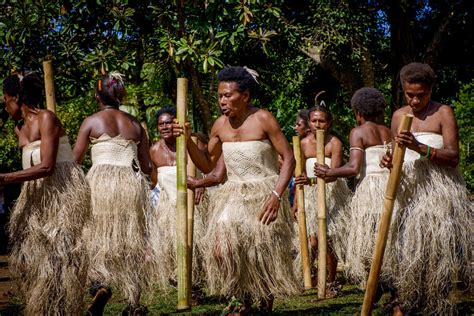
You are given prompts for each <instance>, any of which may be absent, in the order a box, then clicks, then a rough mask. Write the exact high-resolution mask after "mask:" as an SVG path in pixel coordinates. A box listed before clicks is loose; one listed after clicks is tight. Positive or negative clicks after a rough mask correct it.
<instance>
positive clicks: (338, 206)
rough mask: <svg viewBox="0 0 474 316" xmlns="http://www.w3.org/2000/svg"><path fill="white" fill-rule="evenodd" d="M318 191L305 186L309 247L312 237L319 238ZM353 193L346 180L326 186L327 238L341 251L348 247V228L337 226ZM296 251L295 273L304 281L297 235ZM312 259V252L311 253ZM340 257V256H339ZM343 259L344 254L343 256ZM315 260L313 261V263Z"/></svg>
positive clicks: (339, 180) (314, 187) (295, 241)
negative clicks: (346, 240)
mask: <svg viewBox="0 0 474 316" xmlns="http://www.w3.org/2000/svg"><path fill="white" fill-rule="evenodd" d="M317 191H318V189H317V186H309V185H305V186H304V200H305V213H306V230H307V234H308V247H311V245H310V244H309V237H310V236H315V237H317V236H318V224H319V223H318V201H317V200H318V192H317ZM351 195H352V193H351V191H350V190H349V188H348V187H347V184H346V181H345V180H344V179H337V180H336V181H334V182H330V183H328V184H326V210H327V215H326V220H327V236H328V241H329V242H330V243H331V246H332V247H333V249H335V250H337V251H341V252H342V249H345V247H346V245H345V243H344V242H343V239H344V236H345V235H346V233H345V231H346V226H345V225H337V223H338V222H340V221H341V218H342V217H343V212H344V208H345V206H346V204H347V202H348V201H349V198H350V197H351ZM294 227H295V230H296V231H298V223H295V226H294ZM294 244H295V249H296V252H297V254H298V255H297V257H296V259H295V262H294V266H295V273H296V274H297V275H298V278H299V279H302V277H303V275H302V270H301V256H300V242H299V235H298V234H296V237H295V239H294ZM309 255H310V257H312V252H311V250H310V252H309ZM338 257H339V256H338ZM341 257H342V254H341ZM314 259H315V258H312V259H311V262H313V260H314Z"/></svg>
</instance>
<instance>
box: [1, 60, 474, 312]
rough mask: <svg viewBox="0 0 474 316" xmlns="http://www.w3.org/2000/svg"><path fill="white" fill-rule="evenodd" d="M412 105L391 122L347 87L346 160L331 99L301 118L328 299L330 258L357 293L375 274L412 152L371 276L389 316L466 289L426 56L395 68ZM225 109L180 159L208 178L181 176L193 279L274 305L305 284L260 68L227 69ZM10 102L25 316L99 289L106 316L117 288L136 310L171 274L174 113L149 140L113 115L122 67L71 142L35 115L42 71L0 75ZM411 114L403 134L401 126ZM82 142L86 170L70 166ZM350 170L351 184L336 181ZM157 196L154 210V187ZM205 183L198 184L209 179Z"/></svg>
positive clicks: (285, 169)
mask: <svg viewBox="0 0 474 316" xmlns="http://www.w3.org/2000/svg"><path fill="white" fill-rule="evenodd" d="M400 76H401V81H402V83H403V89H404V94H405V98H406V101H407V105H406V106H404V107H402V108H400V109H399V110H397V111H396V112H395V113H394V114H393V117H392V126H391V129H390V128H388V127H386V126H385V125H384V123H383V122H384V117H383V114H384V108H385V99H384V97H383V95H382V94H381V93H380V92H379V91H378V90H376V89H374V88H362V89H360V90H358V91H357V92H355V94H354V95H353V97H352V99H351V106H352V109H353V111H354V115H355V118H356V121H357V127H355V128H354V129H353V130H352V131H351V133H350V135H349V142H350V148H349V152H350V156H349V161H348V162H347V163H346V164H343V154H342V153H343V145H342V142H341V140H339V139H338V138H337V137H335V136H333V135H332V134H331V125H332V123H333V120H332V115H331V113H330V111H329V110H328V108H327V107H326V106H324V105H316V106H315V107H312V108H310V109H308V110H307V111H305V112H302V113H300V114H301V115H299V117H298V120H297V130H299V134H300V138H301V146H302V154H303V158H304V159H305V172H304V175H302V176H300V177H297V178H296V179H295V182H296V184H298V185H304V192H305V201H298V200H296V201H295V204H297V203H305V206H306V214H307V227H308V237H309V241H310V245H311V247H310V248H311V254H312V258H313V259H314V258H316V252H317V242H318V240H317V234H316V231H317V225H316V223H317V221H316V216H317V215H316V213H317V210H316V205H317V202H316V200H317V197H316V194H315V192H316V187H315V185H314V183H315V181H314V180H315V178H316V177H321V178H323V179H325V180H326V183H327V184H326V190H327V195H326V197H327V210H328V237H329V243H328V248H329V252H328V272H329V273H328V287H329V288H328V291H327V292H328V295H331V293H336V292H337V291H338V286H337V282H336V267H337V264H338V262H343V263H344V270H345V273H346V275H347V276H348V278H349V279H351V280H353V281H354V282H357V283H359V284H360V285H361V286H362V287H364V286H365V282H366V279H367V276H368V272H369V269H370V262H371V257H372V253H373V249H374V243H375V235H376V231H377V226H378V222H379V219H380V215H381V211H382V203H383V198H384V196H383V195H384V190H385V187H386V183H387V179H388V176H389V174H390V168H391V150H392V147H393V144H394V143H395V142H397V143H399V144H402V145H404V146H406V147H407V153H406V156H405V163H404V166H403V176H402V185H401V187H400V190H399V192H398V195H397V201H396V203H395V210H394V215H393V219H392V223H391V229H390V235H389V240H388V243H387V247H386V251H385V256H384V264H383V267H382V275H381V282H380V285H381V286H380V291H379V294H381V293H382V292H383V291H390V292H391V294H392V295H391V300H390V309H391V311H392V312H393V313H394V314H401V313H403V312H409V311H416V312H422V313H427V314H433V313H434V314H446V313H455V312H456V307H455V296H454V295H453V293H454V292H455V291H456V290H458V289H463V288H464V289H465V288H467V287H468V286H469V282H470V281H469V278H470V274H471V273H470V272H471V271H470V259H471V257H470V256H471V244H470V238H471V237H472V204H471V203H470V202H469V199H468V196H467V190H466V188H465V185H464V182H463V179H462V177H461V175H460V173H459V172H458V170H457V169H456V166H457V164H458V161H459V144H458V141H459V140H458V131H457V126H456V119H455V117H454V113H453V110H452V109H451V107H449V106H447V105H443V104H440V103H438V102H435V101H433V100H431V92H432V88H433V85H434V83H435V75H434V72H433V70H432V69H431V68H430V67H429V66H428V65H426V64H420V63H412V64H408V65H406V66H405V67H403V69H402V70H401V72H400ZM218 81H219V85H218V101H219V106H220V109H221V112H222V115H221V116H220V117H219V118H218V119H217V120H216V121H215V123H214V125H213V127H212V130H211V132H210V135H209V138H207V137H206V136H205V135H199V134H198V136H199V137H198V138H197V141H195V140H193V139H192V138H191V137H187V150H188V153H189V156H190V157H191V159H192V160H193V162H194V163H195V165H196V167H197V168H198V169H199V170H200V171H201V173H202V174H203V176H201V177H198V178H189V179H188V188H191V189H193V190H195V191H196V204H197V207H196V212H195V219H194V222H195V226H194V227H195V231H194V240H195V243H194V246H193V273H192V276H193V284H194V285H196V286H198V287H200V288H202V289H204V290H205V292H206V294H207V295H218V296H221V297H226V298H229V299H230V298H231V297H234V298H237V300H238V301H239V302H240V303H239V304H234V305H233V306H232V307H230V308H229V312H230V313H232V312H234V313H241V314H251V313H252V312H253V308H257V309H259V310H260V311H262V312H270V311H271V310H272V307H273V300H274V298H277V297H278V298H285V297H288V296H290V295H296V294H298V293H301V291H302V278H301V272H300V269H301V266H300V264H299V263H298V257H299V256H298V255H295V252H298V249H297V247H295V244H296V243H297V242H295V240H296V239H297V235H296V234H295V229H294V217H295V214H294V213H292V211H291V208H290V200H289V197H288V190H287V187H288V183H289V181H290V179H291V178H292V176H293V172H294V167H295V159H294V155H293V152H292V150H291V148H290V145H289V143H288V141H287V140H286V138H285V136H284V135H283V133H282V131H281V129H280V126H279V124H278V123H277V121H276V119H275V118H274V116H273V115H272V114H271V113H270V112H268V111H266V110H264V109H260V108H256V107H254V106H253V105H252V102H251V100H252V97H253V93H254V89H255V88H256V84H257V81H256V78H255V72H253V71H252V72H249V71H248V69H246V68H245V67H225V68H224V69H222V70H221V71H220V72H219V74H218ZM3 93H4V99H5V106H6V110H7V112H8V113H9V114H10V116H11V118H12V119H13V120H15V122H16V127H15V132H16V135H17V136H18V142H19V147H21V148H22V163H23V170H21V171H16V172H11V173H6V174H0V185H4V184H9V183H18V182H22V183H23V186H22V191H21V194H20V196H19V198H18V200H17V202H16V204H15V207H14V209H13V211H12V214H11V218H10V224H9V234H10V237H11V240H12V245H11V249H12V252H11V255H10V257H11V269H12V272H13V273H14V275H15V276H16V277H17V279H18V281H19V285H20V287H19V289H20V294H21V297H22V299H23V301H24V304H25V314H27V315H63V314H71V315H76V314H77V315H79V314H83V313H84V309H85V307H84V306H85V304H84V295H83V294H84V291H85V290H86V289H87V288H88V289H89V290H90V292H91V294H92V296H93V299H92V301H91V303H90V304H89V305H88V307H87V312H88V313H89V314H91V315H100V314H102V313H103V309H104V306H105V304H106V302H107V301H108V299H109V298H110V297H111V296H112V289H113V290H114V291H118V292H119V293H121V295H122V296H123V297H124V298H126V300H127V302H128V307H127V310H126V312H127V313H128V314H130V315H141V314H145V313H146V312H147V311H146V308H145V307H144V306H142V305H140V297H141V293H142V292H143V291H144V290H147V289H149V287H150V285H159V286H160V287H162V288H167V287H169V286H170V285H174V284H175V282H176V224H175V223H176V193H177V188H176V137H177V136H178V135H180V134H182V133H184V132H185V130H188V129H187V128H184V126H183V125H179V124H178V123H177V122H176V120H175V117H176V113H175V111H174V109H173V108H163V109H162V110H160V111H159V112H158V115H157V128H158V131H159V132H160V136H161V139H160V141H159V142H157V143H155V144H153V145H152V146H151V147H149V141H148V137H147V134H146V131H145V130H144V128H143V127H142V126H141V125H140V123H139V122H138V121H137V120H136V119H135V118H134V117H132V116H131V115H129V114H127V113H125V112H123V111H120V110H119V105H120V103H121V101H122V100H123V98H124V96H125V86H124V81H123V78H122V76H121V75H120V74H118V73H115V72H112V73H109V74H107V75H105V76H103V77H102V78H101V79H100V80H99V81H98V82H97V85H96V95H95V97H96V100H97V102H98V104H99V109H100V111H99V112H97V113H95V114H93V115H91V116H89V117H87V118H86V119H85V120H84V122H83V123H82V125H81V128H80V130H79V133H78V136H77V140H76V144H75V145H74V147H73V149H72V148H71V146H70V144H69V142H68V139H67V136H66V135H65V134H66V133H65V129H64V127H63V126H62V124H61V122H60V121H59V120H58V118H57V117H56V116H55V114H54V113H52V112H50V111H48V110H42V109H39V107H38V106H39V104H40V103H41V98H42V83H41V80H40V79H39V77H38V76H37V75H36V74H34V73H30V74H27V75H24V76H22V75H20V74H13V75H10V76H9V77H7V78H6V79H5V80H4V82H3ZM405 113H410V114H412V115H413V116H414V118H413V124H412V128H411V130H410V131H400V132H399V131H398V125H399V124H400V121H401V117H402V116H403V115H404V114H405ZM317 129H324V130H326V133H325V147H324V151H325V152H324V156H325V158H326V159H325V164H318V163H316V159H315V157H316V154H317V153H316V146H315V142H316V139H315V131H316V130H317ZM90 145H92V146H91V159H92V167H91V169H90V170H89V171H88V172H87V176H86V175H84V173H83V171H82V168H81V167H80V166H79V164H80V163H81V162H82V160H83V158H84V156H85V153H86V152H87V150H88V148H89V147H90ZM354 176H356V177H357V184H356V185H355V188H354V190H350V189H349V187H348V185H347V183H346V181H345V180H344V178H350V177H354ZM156 182H158V185H159V187H160V196H159V200H158V203H157V205H156V206H155V207H152V204H151V199H150V190H151V189H152V188H153V187H154V185H155V183H156ZM205 187H208V188H207V189H206V190H203V188H205Z"/></svg>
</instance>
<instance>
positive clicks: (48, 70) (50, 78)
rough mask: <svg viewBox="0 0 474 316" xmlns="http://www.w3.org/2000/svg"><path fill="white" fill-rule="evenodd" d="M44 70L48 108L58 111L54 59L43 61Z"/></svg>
mask: <svg viewBox="0 0 474 316" xmlns="http://www.w3.org/2000/svg"><path fill="white" fill-rule="evenodd" d="M43 72H44V90H45V94H46V108H47V109H48V110H50V111H51V112H54V113H56V96H55V93H54V74H53V61H52V60H46V61H43Z"/></svg>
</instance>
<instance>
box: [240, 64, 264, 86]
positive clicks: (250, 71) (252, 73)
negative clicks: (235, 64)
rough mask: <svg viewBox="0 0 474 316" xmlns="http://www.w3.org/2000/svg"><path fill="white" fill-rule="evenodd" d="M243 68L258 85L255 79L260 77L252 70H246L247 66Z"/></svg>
mask: <svg viewBox="0 0 474 316" xmlns="http://www.w3.org/2000/svg"><path fill="white" fill-rule="evenodd" d="M243 68H244V69H245V70H246V71H247V72H248V73H249V74H250V75H251V76H252V78H253V80H255V82H256V83H258V84H260V83H259V82H258V80H257V77H260V75H259V74H258V72H256V71H255V70H253V69H250V68H248V67H247V66H244V67H243Z"/></svg>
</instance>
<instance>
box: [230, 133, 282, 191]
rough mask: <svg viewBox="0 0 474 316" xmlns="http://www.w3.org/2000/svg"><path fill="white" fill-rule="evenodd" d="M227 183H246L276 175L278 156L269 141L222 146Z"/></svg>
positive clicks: (232, 143) (234, 143)
mask: <svg viewBox="0 0 474 316" xmlns="http://www.w3.org/2000/svg"><path fill="white" fill-rule="evenodd" d="M222 151H223V155H224V161H225V165H226V169H227V179H228V181H235V182H248V181H255V180H257V181H258V180H261V179H265V178H268V177H274V176H277V175H278V171H279V170H278V155H277V153H276V151H275V149H274V148H273V146H272V144H271V143H270V141H269V140H267V139H266V140H253V141H245V142H225V143H223V144H222Z"/></svg>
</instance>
